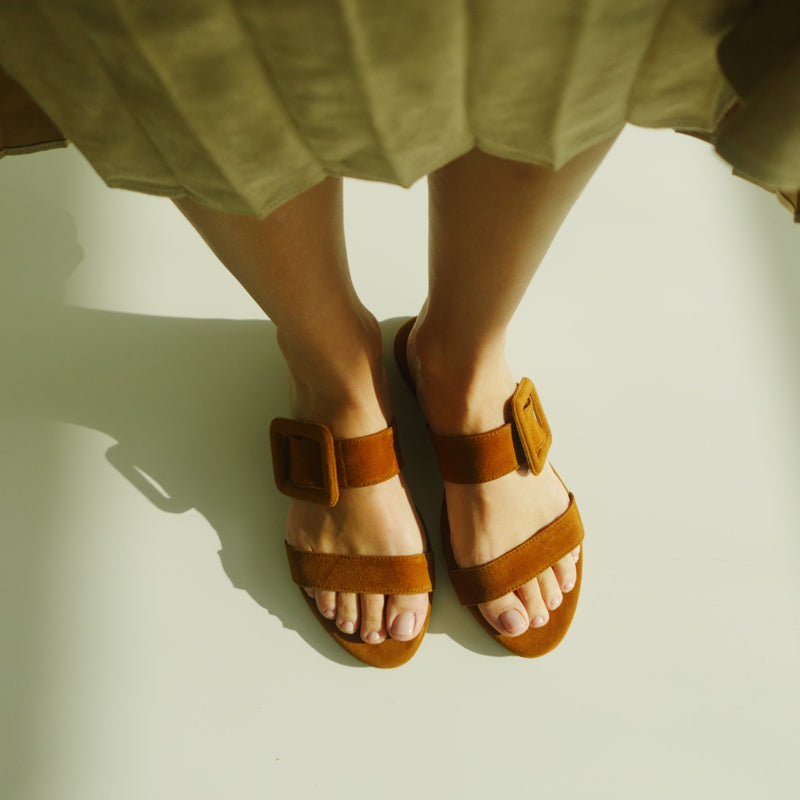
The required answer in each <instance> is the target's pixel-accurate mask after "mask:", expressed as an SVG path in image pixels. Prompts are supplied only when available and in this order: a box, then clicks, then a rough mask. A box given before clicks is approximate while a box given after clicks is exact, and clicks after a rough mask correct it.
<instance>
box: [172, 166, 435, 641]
mask: <svg viewBox="0 0 800 800" xmlns="http://www.w3.org/2000/svg"><path fill="white" fill-rule="evenodd" d="M176 204H177V206H178V208H179V209H180V210H181V212H182V213H183V214H184V215H185V216H186V217H187V219H188V220H189V221H190V222H191V223H192V225H193V226H194V227H195V228H196V229H197V231H198V232H199V233H200V235H201V236H202V237H203V239H204V240H205V241H206V243H207V244H208V245H209V246H210V247H211V249H212V250H213V251H214V253H215V254H216V255H217V256H218V258H219V259H220V260H221V261H222V263H223V264H224V265H225V266H226V267H227V268H228V269H229V270H230V271H231V273H233V275H234V276H235V277H236V278H237V279H238V280H239V281H240V282H241V284H242V285H243V286H244V287H245V289H247V291H248V292H249V293H250V294H251V295H252V297H253V298H254V299H255V300H256V302H257V303H258V304H259V306H260V307H261V308H262V309H263V310H264V312H265V313H266V314H267V315H268V316H269V318H270V319H271V320H272V321H273V322H274V323H275V325H276V327H277V329H278V334H277V335H278V344H279V345H280V348H281V351H282V352H283V354H284V356H285V358H286V361H287V364H288V366H289V375H290V398H291V406H292V414H293V415H294V416H295V417H296V418H298V419H306V420H311V421H314V422H322V423H324V424H326V425H327V426H328V427H329V428H330V429H331V431H332V433H333V435H334V436H335V437H337V438H350V437H354V436H361V435H365V434H369V433H374V432H376V431H379V430H381V429H383V428H385V427H386V425H387V424H388V421H389V420H390V419H391V412H390V408H389V392H388V388H387V382H386V374H385V372H384V369H383V366H382V363H381V334H380V328H379V326H378V323H377V321H376V320H375V318H374V317H373V316H372V315H371V314H370V313H369V312H368V311H367V309H366V308H364V306H363V305H362V303H361V301H360V300H359V298H358V296H357V295H356V292H355V289H354V288H353V284H352V281H351V280H350V273H349V270H348V265H347V255H346V252H345V243H344V232H343V226H342V186H341V181H340V180H338V179H333V178H329V179H327V180H325V181H323V182H322V183H320V184H318V185H317V186H315V187H313V188H312V189H310V190H308V191H307V192H304V193H303V194H301V195H299V196H298V197H295V198H294V199H292V200H291V201H289V202H288V203H286V204H285V205H283V206H281V208H279V209H278V210H276V211H275V212H273V213H272V214H270V215H269V216H268V217H266V218H265V219H263V220H256V219H252V218H250V217H245V216H236V215H232V214H225V213H222V212H218V211H214V210H212V209H209V208H207V207H205V206H201V205H198V204H197V203H194V202H192V201H191V200H179V201H177V202H176ZM286 539H287V541H288V542H289V543H290V544H292V545H294V546H295V547H299V548H302V549H306V550H314V551H316V552H330V553H341V554H359V555H411V554H414V553H419V552H421V551H422V550H423V541H422V533H421V530H420V524H419V521H418V519H417V518H416V515H415V512H414V510H413V506H412V505H411V503H410V502H409V498H408V494H407V492H406V489H405V484H404V482H403V480H402V478H401V477H400V476H398V477H395V478H393V479H391V480H390V481H387V482H385V483H382V484H379V485H378V486H370V487H363V488H356V489H347V490H344V491H343V492H342V494H341V496H340V500H339V503H338V504H337V505H336V506H335V507H334V508H332V509H329V508H326V507H322V506H319V505H316V504H312V503H307V502H302V501H299V500H292V501H291V503H290V506H289V513H288V517H287V523H286ZM309 594H312V595H313V596H315V597H316V601H317V606H318V607H319V609H320V612H321V613H323V614H324V615H325V616H328V617H330V618H335V619H336V621H337V625H338V626H339V628H340V629H341V630H342V631H343V632H346V633H352V632H354V631H356V630H359V629H360V632H361V636H362V638H363V639H364V641H366V642H369V643H371V644H378V643H379V642H381V641H383V640H384V639H385V638H386V636H387V635H391V636H392V637H394V638H397V639H401V640H409V639H413V638H414V637H415V636H416V635H417V634H418V633H419V630H420V628H421V626H422V623H423V622H424V620H425V616H426V613H427V607H428V598H427V595H424V594H423V595H407V596H398V597H389V598H384V597H383V595H363V596H361V597H360V598H359V597H358V596H356V595H352V594H344V593H340V594H338V595H337V594H336V593H334V592H327V591H317V592H316V593H312V592H311V591H309Z"/></svg>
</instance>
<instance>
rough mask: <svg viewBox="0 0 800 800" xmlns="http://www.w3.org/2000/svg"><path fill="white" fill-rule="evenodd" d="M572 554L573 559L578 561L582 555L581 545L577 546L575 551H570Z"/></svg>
mask: <svg viewBox="0 0 800 800" xmlns="http://www.w3.org/2000/svg"><path fill="white" fill-rule="evenodd" d="M570 555H571V556H572V560H573V561H577V560H578V559H579V558H580V557H581V548H580V545H579V546H578V547H576V548H575V549H574V550H573V551H572V552H571V553H570Z"/></svg>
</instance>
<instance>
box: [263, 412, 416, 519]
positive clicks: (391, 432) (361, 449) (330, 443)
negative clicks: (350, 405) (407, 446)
mask: <svg viewBox="0 0 800 800" xmlns="http://www.w3.org/2000/svg"><path fill="white" fill-rule="evenodd" d="M270 440H271V443H272V467H273V473H274V476H275V484H276V486H277V487H278V489H279V490H280V491H281V492H282V493H283V494H285V495H288V496H289V497H294V498H296V499H298V500H307V501H311V502H315V503H325V504H326V505H328V506H330V507H332V506H335V505H336V503H337V502H338V499H339V491H340V490H341V489H347V488H353V487H358V486H373V485H375V484H377V483H382V482H383V481H387V480H389V478H392V477H394V476H395V475H397V474H398V473H399V472H400V469H401V466H402V456H401V455H400V452H399V447H398V444H397V433H396V428H395V423H394V421H393V422H392V424H391V426H390V427H388V428H385V429H384V430H382V431H378V432H377V433H372V434H368V435H367V436H359V437H356V438H353V439H334V438H333V435H332V434H331V432H330V430H328V428H327V427H326V426H325V425H320V424H318V423H313V422H299V421H297V420H291V419H284V418H281V417H279V418H277V419H274V420H273V421H272V424H271V425H270Z"/></svg>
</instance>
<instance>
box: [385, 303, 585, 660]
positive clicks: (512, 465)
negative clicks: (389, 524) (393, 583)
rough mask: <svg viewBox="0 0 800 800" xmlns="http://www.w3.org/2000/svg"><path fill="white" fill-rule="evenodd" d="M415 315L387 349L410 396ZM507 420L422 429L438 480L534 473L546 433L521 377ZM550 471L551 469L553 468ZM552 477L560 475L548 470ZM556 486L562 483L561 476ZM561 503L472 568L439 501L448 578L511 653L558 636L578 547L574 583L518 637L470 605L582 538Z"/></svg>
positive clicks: (570, 601) (543, 646)
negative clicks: (459, 430) (455, 429)
mask: <svg viewBox="0 0 800 800" xmlns="http://www.w3.org/2000/svg"><path fill="white" fill-rule="evenodd" d="M414 322H415V319H413V318H412V319H410V320H408V321H406V322H405V323H403V325H402V326H401V327H400V329H399V330H398V331H397V335H396V336H395V341H394V352H395V358H396V360H397V364H398V367H399V369H400V372H401V374H402V375H403V378H404V379H405V382H406V383H407V384H408V386H409V388H410V389H411V391H412V392H414V393H416V385H415V382H414V378H413V376H412V374H411V371H410V369H409V366H408V357H407V346H408V337H409V335H410V333H411V329H412V327H413V325H414ZM510 406H511V409H512V414H511V416H512V419H511V420H510V421H509V422H508V423H506V424H505V425H503V426H501V427H500V428H496V429H495V430H492V431H488V432H486V433H479V434H474V435H467V436H440V435H438V434H436V433H434V432H433V431H431V430H430V429H429V431H428V432H429V435H430V438H431V441H432V443H433V448H434V451H435V453H436V460H437V462H438V463H439V469H440V471H441V473H442V478H443V479H444V480H447V481H451V482H454V483H484V482H487V481H490V480H494V479H495V478H499V477H501V476H503V475H507V474H508V473H510V472H513V471H514V470H516V469H519V468H520V467H523V466H527V467H529V468H530V469H531V470H532V471H533V473H534V475H538V474H539V473H540V472H541V471H542V469H543V468H544V465H545V463H546V462H547V453H548V450H549V448H550V443H551V441H552V436H551V433H550V428H549V426H548V424H547V419H546V418H545V416H544V412H543V411H542V407H541V405H540V403H539V398H538V396H537V394H536V389H535V388H534V385H533V383H532V381H531V380H530V379H529V378H523V379H522V381H520V383H519V384H517V388H516V390H515V392H514V395H513V397H512V398H511V403H510ZM554 471H555V470H554ZM556 477H558V479H559V481H561V477H560V476H559V475H558V473H557V472H556ZM561 485H562V486H563V485H564V482H563V481H561ZM564 489H565V490H566V491H567V494H568V495H569V505H568V506H567V510H566V511H564V512H563V513H562V514H561V515H560V516H559V517H557V518H556V519H554V520H553V521H552V522H550V523H548V524H547V525H545V526H544V527H543V528H541V529H540V530H538V531H537V532H536V533H534V534H533V536H531V537H530V538H529V539H527V540H526V541H524V542H522V544H520V545H517V547H515V548H513V549H512V550H509V551H508V552H507V553H505V554H503V555H502V556H499V557H498V558H495V559H494V560H492V561H490V562H488V563H486V564H481V565H479V566H476V567H463V568H462V567H459V566H458V565H457V564H456V561H455V557H454V556H453V549H452V546H451V543H450V523H449V520H448V516H447V503H446V502H444V501H443V502H442V519H441V530H442V544H443V547H444V553H445V559H446V561H447V568H448V572H449V575H450V581H451V583H452V584H453V588H454V589H455V591H456V594H457V595H458V599H459V601H460V602H461V604H462V605H465V606H467V607H468V608H469V611H470V612H471V614H472V616H473V617H475V619H476V620H477V621H478V622H479V623H480V624H481V626H482V627H483V629H484V630H485V631H486V632H487V633H489V635H490V636H492V638H493V639H495V641H497V642H498V643H499V644H501V645H502V646H503V647H505V648H506V649H507V650H510V651H511V652H512V653H515V654H516V655H519V656H524V657H526V658H535V657H536V656H541V655H544V654H545V653H548V652H549V651H550V650H552V649H553V648H554V647H555V646H556V645H557V644H558V643H559V642H560V641H561V640H562V639H563V638H564V636H565V635H566V633H567V629H568V628H569V626H570V623H571V622H572V618H573V616H574V614H575V609H576V606H577V603H578V594H579V592H580V586H581V576H582V574H583V552H581V557H580V559H579V560H578V562H577V564H576V565H575V566H576V571H577V575H576V579H575V586H574V588H573V589H572V590H571V591H570V592H567V593H566V594H565V595H564V599H563V601H562V603H561V605H560V606H559V607H558V608H557V609H555V610H554V611H551V612H550V620H549V621H548V623H547V624H546V625H544V626H542V627H541V628H529V629H528V630H527V631H526V632H525V633H523V634H521V635H519V636H507V635H504V634H501V633H498V632H497V631H496V630H495V629H494V628H493V627H492V625H491V624H490V623H489V622H488V621H487V620H486V619H485V618H484V616H483V614H481V612H480V610H479V609H478V606H479V605H480V604H481V603H486V602H488V601H490V600H495V599H497V598H498V597H502V596H503V595H506V594H508V593H510V592H513V591H515V590H516V589H518V588H519V587H520V586H522V585H523V584H525V583H527V582H528V581H530V580H532V579H533V578H535V577H536V576H537V575H539V574H540V573H542V572H544V570H546V569H547V568H548V567H551V566H553V564H555V563H556V562H557V561H559V560H560V559H561V558H563V557H564V556H566V555H567V554H569V553H571V552H572V551H573V550H574V549H575V548H576V547H578V545H581V544H582V542H583V524H582V522H581V518H580V514H579V513H578V507H577V505H576V504H575V498H574V497H573V495H572V493H571V492H569V490H567V489H566V486H564Z"/></svg>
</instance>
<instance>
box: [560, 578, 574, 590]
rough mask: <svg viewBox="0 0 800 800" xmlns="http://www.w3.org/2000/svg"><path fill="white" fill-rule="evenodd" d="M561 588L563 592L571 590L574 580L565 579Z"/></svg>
mask: <svg viewBox="0 0 800 800" xmlns="http://www.w3.org/2000/svg"><path fill="white" fill-rule="evenodd" d="M561 588H562V589H563V590H564V591H565V592H571V591H572V590H573V589H574V588H575V581H565V582H564V585H563V586H562V587H561Z"/></svg>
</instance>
